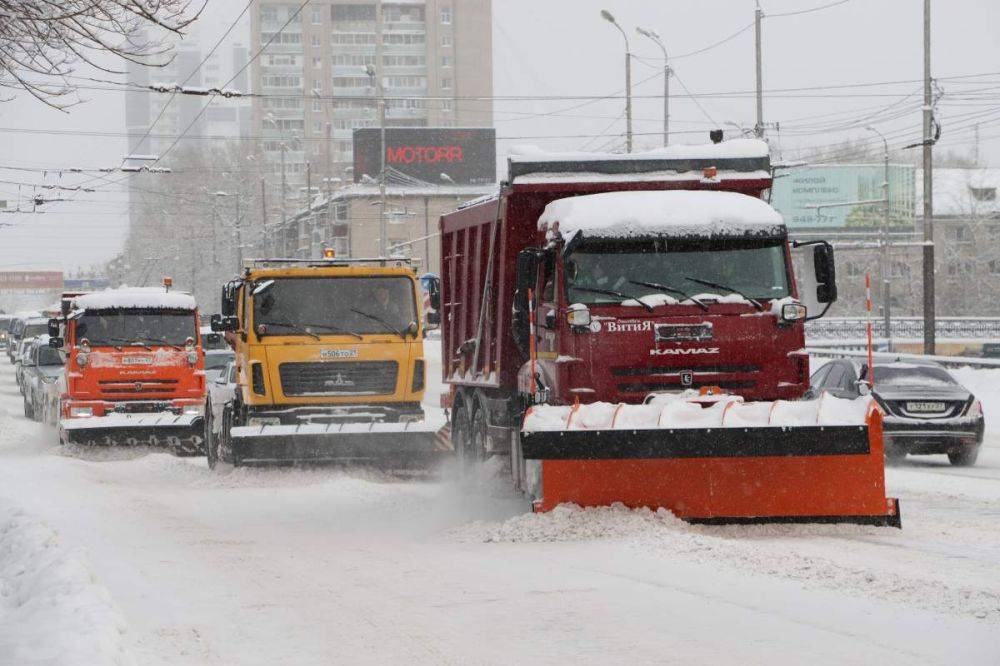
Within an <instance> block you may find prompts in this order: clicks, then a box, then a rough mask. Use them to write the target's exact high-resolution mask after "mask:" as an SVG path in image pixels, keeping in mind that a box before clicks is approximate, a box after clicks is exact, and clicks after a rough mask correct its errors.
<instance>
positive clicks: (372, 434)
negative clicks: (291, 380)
mask: <svg viewBox="0 0 1000 666" xmlns="http://www.w3.org/2000/svg"><path fill="white" fill-rule="evenodd" d="M229 437H230V442H229V443H230V446H231V448H232V462H233V464H234V465H236V466H239V465H276V464H286V465H296V464H345V465H355V464H356V465H374V466H377V467H381V468H386V469H429V468H432V467H434V466H435V465H436V464H438V463H440V462H442V461H444V460H445V459H447V458H449V457H451V456H452V454H453V450H452V448H451V443H450V441H449V440H448V438H447V436H444V435H443V434H442V432H441V427H440V425H436V424H432V423H426V422H423V421H417V422H405V423H375V422H372V423H330V424H326V423H313V424H301V425H257V426H237V427H234V428H232V429H231V431H230V436H229Z"/></svg>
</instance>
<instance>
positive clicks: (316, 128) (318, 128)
mask: <svg viewBox="0 0 1000 666" xmlns="http://www.w3.org/2000/svg"><path fill="white" fill-rule="evenodd" d="M322 133H323V123H322V122H321V121H319V120H314V121H313V134H322Z"/></svg>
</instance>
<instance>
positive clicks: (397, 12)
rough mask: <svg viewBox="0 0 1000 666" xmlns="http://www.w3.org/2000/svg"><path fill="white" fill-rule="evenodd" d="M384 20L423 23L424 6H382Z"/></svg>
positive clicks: (387, 21) (388, 21)
mask: <svg viewBox="0 0 1000 666" xmlns="http://www.w3.org/2000/svg"><path fill="white" fill-rule="evenodd" d="M382 20H383V21H385V22H386V23H423V21H424V8H423V7H416V6H412V7H407V6H402V5H387V6H384V7H383V8H382Z"/></svg>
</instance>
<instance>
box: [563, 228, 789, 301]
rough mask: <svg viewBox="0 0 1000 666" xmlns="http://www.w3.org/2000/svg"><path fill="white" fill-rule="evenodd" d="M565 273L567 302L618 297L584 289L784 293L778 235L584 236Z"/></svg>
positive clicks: (782, 251)
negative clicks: (637, 237)
mask: <svg viewBox="0 0 1000 666" xmlns="http://www.w3.org/2000/svg"><path fill="white" fill-rule="evenodd" d="M565 272H566V285H567V297H568V299H569V302H571V303H589V304H593V303H617V302H620V301H621V300H622V298H621V297H618V296H615V295H612V294H601V293H595V291H590V290H603V291H615V292H620V293H624V294H627V295H628V296H630V297H631V296H636V297H639V296H646V295H649V294H660V293H666V294H667V295H668V296H671V297H673V298H677V299H678V300H684V296H683V295H681V294H680V293H678V292H683V293H686V294H689V295H697V294H705V293H711V294H719V295H720V296H725V295H727V294H734V293H742V294H744V295H745V296H747V297H749V298H753V299H757V300H763V299H772V298H783V297H785V296H788V295H789V286H788V271H787V268H786V265H785V247H784V240H782V239H778V238H773V239H766V240H762V239H740V240H733V239H724V240H723V239H701V240H691V239H683V240H674V239H662V238H661V239H584V240H583V241H581V242H580V245H579V247H577V248H575V249H574V250H573V252H572V254H571V255H570V256H569V257H568V258H567V260H566V262H565ZM635 282H646V283H650V284H656V285H662V286H663V287H667V288H669V289H670V290H667V289H664V288H662V287H661V288H658V287H651V286H646V285H641V284H635ZM704 282H712V283H715V284H716V285H718V286H707V285H705V284H704ZM722 285H724V287H723V286H722Z"/></svg>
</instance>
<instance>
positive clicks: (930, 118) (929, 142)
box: [923, 0, 937, 355]
mask: <svg viewBox="0 0 1000 666" xmlns="http://www.w3.org/2000/svg"><path fill="white" fill-rule="evenodd" d="M932 106H933V99H932V98H931V0H924V141H923V144H924V280H923V282H924V353H925V354H929V355H933V354H934V351H935V347H936V344H935V333H936V331H935V326H936V325H937V321H936V317H935V312H934V190H933V188H932V185H933V183H934V145H933V142H934V139H933V131H934V127H933V125H934V111H933V108H932Z"/></svg>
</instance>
